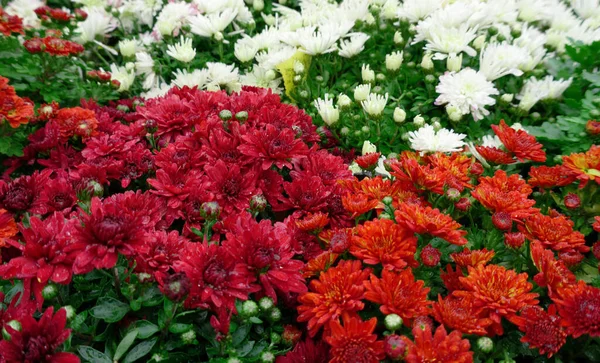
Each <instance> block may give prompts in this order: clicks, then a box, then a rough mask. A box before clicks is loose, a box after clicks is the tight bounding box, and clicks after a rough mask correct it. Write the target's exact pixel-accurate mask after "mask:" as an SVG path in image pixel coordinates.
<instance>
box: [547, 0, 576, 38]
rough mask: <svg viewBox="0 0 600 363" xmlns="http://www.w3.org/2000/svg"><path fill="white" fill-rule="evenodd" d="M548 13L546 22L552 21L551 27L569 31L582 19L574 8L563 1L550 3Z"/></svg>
mask: <svg viewBox="0 0 600 363" xmlns="http://www.w3.org/2000/svg"><path fill="white" fill-rule="evenodd" d="M547 14H548V15H549V18H547V19H546V22H549V23H550V28H551V29H554V30H558V31H567V30H569V28H571V27H572V26H576V25H577V24H578V23H579V22H580V21H581V19H579V18H578V17H577V16H576V15H575V13H574V12H573V9H571V8H570V7H569V6H568V5H566V4H564V3H561V2H553V3H552V4H550V5H549V7H548V11H547ZM558 14H560V15H558Z"/></svg>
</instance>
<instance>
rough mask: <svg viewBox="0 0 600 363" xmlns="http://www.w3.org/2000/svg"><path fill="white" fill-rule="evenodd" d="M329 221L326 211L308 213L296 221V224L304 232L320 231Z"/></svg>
mask: <svg viewBox="0 0 600 363" xmlns="http://www.w3.org/2000/svg"><path fill="white" fill-rule="evenodd" d="M328 223H329V218H327V214H326V213H321V212H316V213H307V214H306V215H305V216H304V217H303V218H302V219H298V220H297V221H296V226H297V227H298V228H299V229H300V230H301V231H303V232H313V233H314V232H316V233H319V232H321V230H322V229H323V228H324V227H325V226H326V225H327V224H328Z"/></svg>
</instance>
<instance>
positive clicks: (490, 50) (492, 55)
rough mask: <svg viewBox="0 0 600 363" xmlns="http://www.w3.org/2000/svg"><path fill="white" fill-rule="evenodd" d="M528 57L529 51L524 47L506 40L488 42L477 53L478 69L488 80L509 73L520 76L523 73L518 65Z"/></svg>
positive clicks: (493, 79)
mask: <svg viewBox="0 0 600 363" xmlns="http://www.w3.org/2000/svg"><path fill="white" fill-rule="evenodd" d="M528 59H529V52H528V51H527V50H526V49H524V48H521V47H519V46H516V45H512V44H508V43H507V42H503V43H490V44H488V45H486V46H485V47H484V48H483V50H482V51H481V54H480V55H479V71H480V72H481V73H483V74H484V75H485V76H486V78H487V80H488V81H495V80H496V79H498V78H500V77H504V76H506V75H509V74H512V75H514V76H520V75H522V74H523V71H521V70H520V66H521V64H523V63H526V62H527V61H528Z"/></svg>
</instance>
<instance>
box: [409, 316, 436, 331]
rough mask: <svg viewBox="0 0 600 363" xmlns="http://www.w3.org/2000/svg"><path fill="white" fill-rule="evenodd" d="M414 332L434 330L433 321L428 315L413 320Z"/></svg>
mask: <svg viewBox="0 0 600 363" xmlns="http://www.w3.org/2000/svg"><path fill="white" fill-rule="evenodd" d="M412 328H413V330H414V329H421V330H425V329H427V328H429V330H433V321H432V320H431V318H430V317H428V316H426V315H421V316H418V317H416V318H415V320H413V326H412Z"/></svg>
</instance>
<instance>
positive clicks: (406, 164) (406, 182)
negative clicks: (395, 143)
mask: <svg viewBox="0 0 600 363" xmlns="http://www.w3.org/2000/svg"><path fill="white" fill-rule="evenodd" d="M419 161H421V158H420V157H419V156H417V155H416V154H414V153H411V152H406V151H405V152H403V153H402V154H401V155H400V157H399V159H398V160H397V161H394V162H390V164H389V165H390V167H391V169H392V170H391V171H390V174H391V175H392V176H394V177H395V178H396V180H397V181H398V183H400V184H402V185H403V187H404V188H405V189H407V190H410V191H413V192H423V191H431V192H433V193H437V194H444V175H443V173H441V172H435V171H434V170H433V167H432V166H431V165H422V164H420V163H419Z"/></svg>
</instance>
